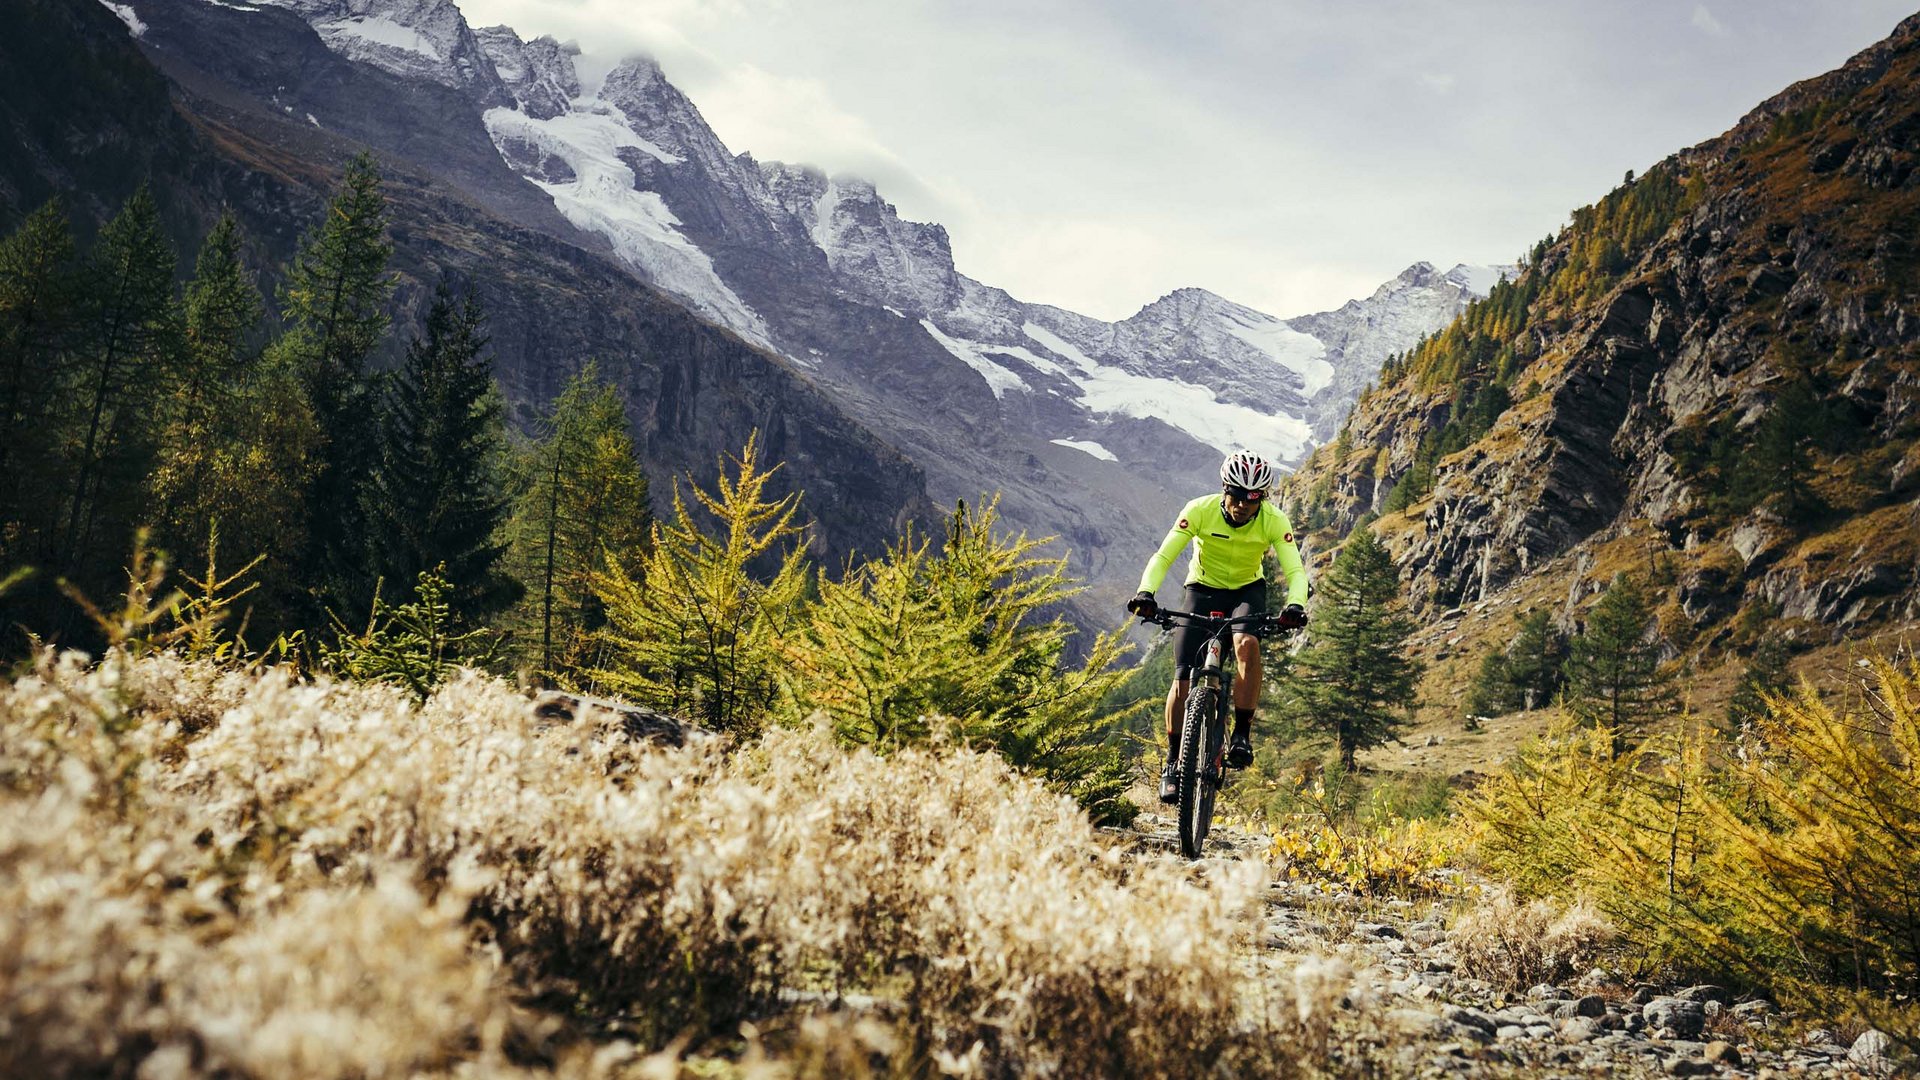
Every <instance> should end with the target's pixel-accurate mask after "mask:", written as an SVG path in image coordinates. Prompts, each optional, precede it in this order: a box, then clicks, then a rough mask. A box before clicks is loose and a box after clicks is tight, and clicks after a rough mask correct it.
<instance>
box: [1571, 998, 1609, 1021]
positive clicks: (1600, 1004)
mask: <svg viewBox="0 0 1920 1080" xmlns="http://www.w3.org/2000/svg"><path fill="white" fill-rule="evenodd" d="M1573 1015H1575V1016H1605V1015H1607V999H1606V998H1603V997H1601V996H1600V995H1599V994H1588V995H1587V996H1586V997H1583V998H1581V999H1580V1000H1578V1001H1576V1002H1574V1003H1573Z"/></svg>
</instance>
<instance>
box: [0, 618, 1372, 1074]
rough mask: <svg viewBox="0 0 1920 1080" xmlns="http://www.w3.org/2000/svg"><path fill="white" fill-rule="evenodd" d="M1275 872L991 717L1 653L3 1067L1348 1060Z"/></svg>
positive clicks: (1282, 1069) (1128, 1064) (1096, 1069)
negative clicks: (549, 700)
mask: <svg viewBox="0 0 1920 1080" xmlns="http://www.w3.org/2000/svg"><path fill="white" fill-rule="evenodd" d="M1263 885H1264V879H1263V874H1262V871H1261V870H1260V868H1259V867H1258V866H1256V865H1237V864H1220V865H1214V866H1210V867H1209V868H1208V869H1206V870H1204V871H1202V872H1200V873H1199V874H1198V875H1196V873H1195V871H1194V870H1193V868H1192V867H1191V866H1190V865H1189V864H1186V863H1184V862H1177V861H1174V860H1172V859H1167V858H1159V857H1153V856H1146V857H1138V856H1128V855H1126V854H1125V853H1123V852H1122V851H1120V850H1119V849H1117V848H1115V847H1113V846H1111V845H1109V844H1105V843H1103V842H1102V841H1101V840H1100V839H1099V838H1098V837H1097V836H1096V834H1095V832H1094V830H1093V829H1092V828H1091V826H1090V825H1089V824H1088V823H1087V821H1086V818H1085V816H1084V815H1083V814H1082V813H1081V812H1080V811H1079V810H1078V809H1077V808H1076V807H1075V806H1074V805H1073V804H1072V803H1071V801H1070V800H1067V799H1065V798H1063V797H1061V796H1058V795H1054V794H1051V793H1049V792H1047V791H1046V790H1045V789H1044V788H1043V787H1042V786H1041V785H1040V784H1038V783H1037V782H1034V781H1031V780H1029V779H1027V778H1025V777H1023V776H1021V775H1018V774H1017V773H1015V772H1013V771H1012V770H1011V769H1009V768H1008V767H1007V766H1006V765H1005V764H1004V763H1003V762H1001V761H1000V759H998V758H997V757H994V756H992V755H988V754H980V753H975V752H971V751H967V750H964V749H943V748H935V749H932V750H926V751H902V752H899V753H896V754H894V755H892V756H890V757H889V758H887V759H886V760H885V761H882V760H881V759H878V758H876V757H874V756H872V755H871V754H869V753H866V752H864V751H857V750H856V751H848V750H844V749H841V748H839V747H837V746H836V745H835V744H834V743H833V741H832V740H831V739H830V738H828V737H826V736H825V735H824V734H823V733H821V732H819V731H784V730H782V731H774V732H772V733H770V734H768V735H767V736H765V737H764V738H763V739H761V740H759V741H757V742H754V743H752V744H749V745H746V746H744V747H741V748H738V749H736V750H734V751H733V752H731V753H728V752H724V751H723V750H721V749H719V748H716V747H713V746H711V745H709V746H706V747H701V748H693V749H687V750H672V751H668V750H660V749H656V748H653V747H651V746H647V745H641V744H636V743H633V742H630V741H628V740H627V739H626V738H625V737H624V735H622V734H621V733H620V729H619V727H618V726H617V725H615V724H612V723H608V724H604V725H596V724H595V723H594V722H592V721H591V720H586V721H582V722H580V723H577V724H574V725H561V726H551V727H548V726H542V725H541V724H539V723H537V722H536V721H535V720H534V719H533V718H532V717H531V715H530V713H529V710H528V709H527V703H526V701H525V699H524V698H522V697H521V696H520V695H518V694H516V693H514V692H512V691H511V690H509V689H508V688H507V687H505V686H503V685H502V684H500V683H498V682H494V681H490V680H487V679H484V678H482V677H479V676H476V675H465V676H462V677H460V678H458V679H456V680H455V681H453V682H452V683H451V684H450V685H448V686H447V687H445V688H443V689H442V690H441V691H440V692H439V693H438V694H436V695H435V696H434V697H432V698H431V699H429V700H428V701H427V702H426V703H425V704H424V705H421V706H418V707H416V706H414V705H413V704H412V703H411V702H410V701H409V699H408V698H407V697H406V696H405V695H403V694H402V693H400V692H397V691H393V690H390V689H387V688H382V687H375V686H359V685H352V684H343V683H332V682H325V681H322V682H318V683H313V684H304V683H298V682H294V681H291V680H289V679H288V678H285V677H283V676H281V675H277V674H273V673H268V674H264V675H253V674H243V673H235V672H230V671H222V670H219V669H216V668H214V667H211V666H207V665H198V664H189V663H186V662H183V661H180V660H178V659H175V658H172V657H169V656H165V655H162V656H155V657H148V658H143V659H139V660H133V659H129V658H127V657H125V656H122V655H118V654H115V655H112V656H109V657H108V659H107V660H106V661H105V662H104V663H102V664H100V665H97V666H89V665H87V664H86V663H84V662H83V660H82V659H81V658H78V657H74V656H67V657H64V658H55V657H53V656H51V655H47V656H43V657H42V658H41V659H40V662H39V664H38V666H37V668H36V669H35V670H34V671H33V672H32V673H31V674H29V675H27V676H25V677H23V678H21V679H19V680H18V681H16V682H15V683H13V684H11V685H9V686H6V687H4V688H3V689H0V1074H4V1075H23V1076H25V1075H67V1074H81V1073H84V1074H103V1075H105V1074H115V1075H133V1074H134V1073H135V1072H138V1073H139V1074H140V1075H142V1076H155V1077H159V1076H196V1075H214V1074H223V1075H234V1076H262V1077H266V1076H273V1077H285V1076H300V1077H309V1076H311V1077H320V1076H342V1077H348V1076H352V1077H387V1076H411V1075H433V1074H440V1073H457V1074H459V1075H469V1076H471V1075H523V1074H530V1073H537V1074H540V1075H547V1074H553V1073H558V1074H564V1075H576V1076H617V1075H634V1076H640V1075H646V1076H673V1075H676V1074H677V1073H679V1072H680V1070H682V1069H683V1068H686V1067H688V1066H685V1065H684V1064H682V1063H680V1062H681V1058H682V1056H683V1055H705V1056H708V1057H711V1056H712V1055H715V1054H719V1055H722V1056H723V1057H725V1058H727V1059H728V1060H729V1061H730V1062H731V1064H728V1065H726V1066H725V1067H726V1068H727V1069H728V1070H733V1069H738V1070H742V1071H743V1073H744V1074H751V1075H772V1076H789V1075H792V1076H801V1075H836V1076H837V1075H862V1074H865V1073H868V1072H869V1071H871V1072H872V1074H873V1075H934V1074H946V1075H1013V1074H1027V1073H1040V1074H1047V1075H1053V1076H1061V1077H1074V1076H1112V1075H1152V1074H1158V1075H1167V1074H1170V1073H1181V1072H1204V1071H1207V1070H1209V1069H1213V1068H1225V1069H1228V1070H1230V1071H1238V1072H1258V1073H1262V1074H1277V1075H1289V1074H1297V1073H1300V1072H1302V1071H1317V1070H1318V1068H1319V1066H1318V1065H1315V1064H1314V1063H1313V1061H1312V1060H1310V1058H1311V1055H1310V1053H1309V1051H1308V1050H1307V1049H1306V1048H1307V1047H1309V1046H1312V1047H1317V1048H1319V1049H1320V1050H1321V1051H1324V1049H1325V1048H1326V1047H1327V1045H1328V1040H1329V1038H1330V1036H1329V1035H1328V1032H1329V1031H1330V1030H1332V1025H1333V1022H1334V1021H1333V1019H1330V1016H1332V1013H1331V1012H1330V1011H1329V1010H1327V1009H1322V1010H1320V1011H1318V1012H1314V1013H1313V1015H1312V1016H1307V1015H1306V1014H1307V1013H1308V1012H1312V1010H1304V1009H1302V1008H1301V1007H1300V1006H1299V1001H1301V1000H1305V998H1304V997H1301V996H1300V995H1297V994H1278V993H1274V992H1272V991H1270V990H1264V989H1261V988H1259V987H1254V986H1250V985H1249V979H1250V978H1251V976H1250V975H1249V974H1248V968H1249V965H1247V964H1246V962H1245V961H1246V956H1247V953H1248V948H1249V946H1248V943H1247V941H1246V940H1245V935H1243V934H1241V933H1239V932H1237V929H1236V928H1237V927H1240V926H1248V925H1251V920H1250V919H1249V918H1248V915H1249V912H1250V911H1251V910H1252V908H1253V906H1254V905H1255V904H1256V903H1257V901H1258V897H1259V894H1260V890H1261V888H1262V886H1263ZM1335 974H1337V973H1335ZM1309 976H1310V978H1308V977H1307V976H1303V978H1308V981H1309V982H1311V983H1312V984H1313V987H1314V988H1315V989H1314V994H1313V995H1308V996H1315V1000H1320V999H1323V998H1327V997H1328V996H1329V994H1330V993H1331V992H1327V993H1323V992H1322V991H1323V990H1324V987H1323V986H1322V984H1323V983H1329V980H1332V981H1336V982H1337V981H1339V980H1338V979H1335V978H1334V974H1330V973H1328V972H1320V971H1317V969H1316V972H1309ZM1303 985H1304V984H1303ZM1303 993H1304V991H1303ZM1331 996H1332V997H1335V998H1337V997H1338V996H1339V995H1338V994H1332V995H1331ZM848 999H853V1000H854V1001H856V1002H859V1003H863V1004H861V1005H860V1006H859V1007H850V1006H848V1004H847V1001H848ZM796 1002H801V1003H803V1004H795V1003H796ZM609 1021H613V1022H615V1023H616V1024H617V1026H618V1029H619V1030H620V1031H621V1032H623V1033H624V1035H625V1036H626V1039H627V1040H628V1041H627V1042H625V1043H617V1042H607V1041H605V1040H604V1039H600V1040H598V1041H595V1040H589V1039H587V1038H585V1037H584V1036H585V1035H586V1033H587V1032H588V1031H589V1030H592V1031H601V1030H604V1029H605V1027H606V1025H607V1023H608V1022H609ZM749 1021H750V1022H751V1024H750V1025H748V1026H745V1027H743V1023H745V1022H749ZM1327 1060H1328V1059H1327V1058H1324V1057H1323V1058H1321V1059H1320V1061H1321V1062H1322V1063H1324V1062H1326V1061H1327ZM709 1064H710V1065H713V1064H717V1063H714V1062H709ZM703 1068H704V1067H703Z"/></svg>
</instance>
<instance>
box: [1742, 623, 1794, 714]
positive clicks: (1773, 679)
mask: <svg viewBox="0 0 1920 1080" xmlns="http://www.w3.org/2000/svg"><path fill="white" fill-rule="evenodd" d="M1791 655H1792V654H1791V653H1790V652H1789V651H1788V650H1787V643H1786V640H1785V639H1783V638H1782V637H1780V635H1778V634H1763V635H1761V637H1760V640H1759V642H1758V643H1757V644H1755V645H1754V647H1753V655H1752V656H1749V657H1748V658H1747V666H1746V669H1745V670H1744V671H1742V672H1741V673H1740V681H1739V682H1737V683H1735V684H1734V688H1733V697H1732V699H1731V700H1729V701H1728V702H1727V727H1728V728H1729V729H1730V730H1732V731H1735V732H1738V731H1740V730H1741V729H1742V728H1745V727H1746V726H1748V725H1750V724H1752V723H1754V722H1756V721H1758V720H1761V719H1763V718H1764V717H1765V716H1766V715H1767V699H1768V698H1770V697H1775V698H1777V697H1779V696H1780V695H1782V694H1785V693H1786V692H1787V691H1788V690H1789V689H1790V688H1791V687H1792V686H1793V675H1792V672H1791V671H1790V670H1789V669H1788V667H1787V660H1788V659H1789V658H1790V657H1791Z"/></svg>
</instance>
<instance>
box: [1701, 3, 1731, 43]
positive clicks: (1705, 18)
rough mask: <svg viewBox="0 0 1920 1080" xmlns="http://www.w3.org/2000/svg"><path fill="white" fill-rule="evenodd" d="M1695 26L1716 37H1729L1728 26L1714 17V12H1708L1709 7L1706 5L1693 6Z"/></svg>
mask: <svg viewBox="0 0 1920 1080" xmlns="http://www.w3.org/2000/svg"><path fill="white" fill-rule="evenodd" d="M1693 25H1694V26H1695V27H1697V28H1699V29H1701V30H1704V31H1706V32H1707V33H1709V34H1712V35H1713V36H1714V37H1726V36H1727V28H1726V26H1725V25H1724V24H1723V23H1721V21H1720V20H1719V19H1716V18H1714V17H1713V12H1711V11H1708V10H1707V5H1705V4H1695V5H1693Z"/></svg>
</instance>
